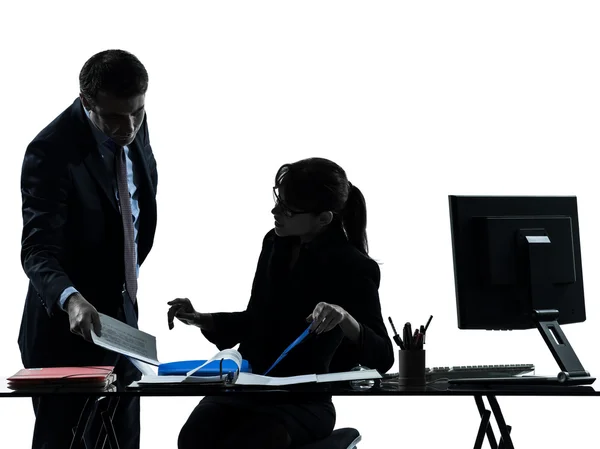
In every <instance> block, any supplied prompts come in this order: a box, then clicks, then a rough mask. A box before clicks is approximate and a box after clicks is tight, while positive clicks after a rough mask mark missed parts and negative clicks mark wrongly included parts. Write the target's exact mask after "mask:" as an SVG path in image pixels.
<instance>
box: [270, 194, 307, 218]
mask: <svg viewBox="0 0 600 449" xmlns="http://www.w3.org/2000/svg"><path fill="white" fill-rule="evenodd" d="M278 190H279V189H278V188H277V187H273V199H274V200H275V207H279V209H281V212H282V213H283V215H285V216H286V217H293V216H294V215H297V214H307V213H310V211H306V210H297V209H293V208H291V207H289V206H287V205H286V204H285V203H284V201H283V200H282V199H281V198H280V196H279V193H278Z"/></svg>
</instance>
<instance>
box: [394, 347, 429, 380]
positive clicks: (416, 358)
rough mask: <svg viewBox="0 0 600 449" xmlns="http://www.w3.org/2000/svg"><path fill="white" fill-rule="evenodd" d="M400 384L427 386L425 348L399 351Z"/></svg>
mask: <svg viewBox="0 0 600 449" xmlns="http://www.w3.org/2000/svg"><path fill="white" fill-rule="evenodd" d="M398 362H399V367H398V385H400V386H406V387H422V386H425V350H424V349H415V350H400V351H398Z"/></svg>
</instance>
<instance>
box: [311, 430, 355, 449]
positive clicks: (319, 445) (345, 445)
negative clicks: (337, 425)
mask: <svg viewBox="0 0 600 449" xmlns="http://www.w3.org/2000/svg"><path fill="white" fill-rule="evenodd" d="M361 439H362V437H361V435H360V433H359V432H358V430H356V429H353V428H352V427H344V428H343V429H337V430H334V431H333V433H332V434H331V435H329V436H328V437H327V438H324V439H322V440H319V441H316V442H314V443H311V444H308V445H306V446H302V447H301V448H300V449H354V448H355V447H356V445H357V444H358V442H359V441H360V440H361Z"/></svg>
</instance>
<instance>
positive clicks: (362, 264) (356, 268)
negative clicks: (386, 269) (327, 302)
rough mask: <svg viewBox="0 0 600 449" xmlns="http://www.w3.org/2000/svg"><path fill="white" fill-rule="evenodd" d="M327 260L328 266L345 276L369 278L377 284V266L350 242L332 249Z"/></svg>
mask: <svg viewBox="0 0 600 449" xmlns="http://www.w3.org/2000/svg"><path fill="white" fill-rule="evenodd" d="M327 259H328V263H329V264H331V265H332V266H334V267H336V269H337V270H340V271H341V272H343V273H344V275H345V276H347V275H351V276H360V277H369V278H372V279H373V280H374V281H376V282H377V283H378V282H379V279H380V277H381V271H380V269H379V264H378V263H377V262H376V261H375V260H373V259H372V258H371V257H369V256H368V255H366V254H364V253H362V252H361V251H359V250H358V248H356V247H355V246H354V245H352V244H351V243H350V242H347V243H345V244H343V245H339V246H337V247H336V248H334V249H333V250H332V251H331V252H330V254H329V257H327Z"/></svg>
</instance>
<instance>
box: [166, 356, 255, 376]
mask: <svg viewBox="0 0 600 449" xmlns="http://www.w3.org/2000/svg"><path fill="white" fill-rule="evenodd" d="M204 363H206V360H185V361H181V362H170V363H161V364H160V365H159V366H158V375H159V376H185V375H186V374H187V373H189V372H190V371H191V370H193V369H194V368H198V367H199V366H200V365H202V364H204ZM220 364H221V361H220V360H213V361H212V362H210V363H209V364H207V365H206V366H205V367H203V368H201V369H199V370H198V371H196V372H195V373H194V374H192V376H198V377H202V376H218V375H219V365H220ZM222 370H223V371H222V372H223V374H235V372H236V371H237V365H236V364H235V362H234V361H233V360H229V359H224V360H223V367H222ZM240 372H242V373H251V372H252V368H251V367H250V364H249V363H248V361H247V360H242V366H241V367H240Z"/></svg>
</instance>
